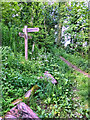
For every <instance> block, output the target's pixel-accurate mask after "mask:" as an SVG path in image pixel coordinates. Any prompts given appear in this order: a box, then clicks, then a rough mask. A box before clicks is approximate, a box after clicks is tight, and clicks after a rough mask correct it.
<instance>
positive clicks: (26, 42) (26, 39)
mask: <svg viewBox="0 0 90 120" xmlns="http://www.w3.org/2000/svg"><path fill="white" fill-rule="evenodd" d="M24 30H25V32H24V33H25V59H26V60H27V59H28V35H27V26H25V27H24Z"/></svg>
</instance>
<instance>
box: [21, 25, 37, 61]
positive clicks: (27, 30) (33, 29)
mask: <svg viewBox="0 0 90 120" xmlns="http://www.w3.org/2000/svg"><path fill="white" fill-rule="evenodd" d="M38 31H39V28H27V26H24V29H23V32H24V34H23V33H20V32H19V36H20V37H24V38H25V59H26V60H27V59H28V39H31V38H32V37H31V36H29V35H28V32H38ZM32 50H33V51H34V44H33V49H32Z"/></svg>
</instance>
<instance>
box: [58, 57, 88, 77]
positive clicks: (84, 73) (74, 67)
mask: <svg viewBox="0 0 90 120" xmlns="http://www.w3.org/2000/svg"><path fill="white" fill-rule="evenodd" d="M60 58H61V59H62V60H63V61H64V62H65V63H66V64H67V65H68V66H70V67H72V68H73V69H75V70H77V71H78V72H80V73H82V74H83V75H86V76H87V77H88V78H90V74H88V73H86V72H84V71H82V70H81V69H79V68H78V67H76V66H75V65H73V64H71V63H70V62H68V61H67V60H66V59H65V58H63V57H62V56H60Z"/></svg>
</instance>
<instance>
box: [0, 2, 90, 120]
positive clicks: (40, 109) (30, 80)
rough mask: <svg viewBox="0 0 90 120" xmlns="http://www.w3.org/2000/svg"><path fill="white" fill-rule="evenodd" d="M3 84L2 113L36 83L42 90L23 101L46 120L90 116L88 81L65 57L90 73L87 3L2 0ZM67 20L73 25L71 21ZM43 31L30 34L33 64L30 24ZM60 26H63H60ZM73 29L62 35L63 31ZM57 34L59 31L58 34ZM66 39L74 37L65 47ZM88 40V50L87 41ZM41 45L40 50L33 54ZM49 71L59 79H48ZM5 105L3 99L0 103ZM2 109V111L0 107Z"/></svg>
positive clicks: (1, 50)
mask: <svg viewBox="0 0 90 120" xmlns="http://www.w3.org/2000/svg"><path fill="white" fill-rule="evenodd" d="M1 10H2V19H1V23H0V25H1V27H2V46H1V47H0V53H2V55H1V56H2V59H1V67H2V70H1V78H2V81H1V86H0V89H2V92H0V93H1V95H0V96H2V111H0V116H3V115H5V114H6V113H7V112H8V111H9V110H10V109H11V108H12V107H13V106H14V105H13V104H11V103H12V102H13V101H14V100H16V99H18V98H21V97H22V96H23V95H24V94H25V93H26V92H27V91H28V90H30V89H31V88H32V87H33V86H34V85H36V84H37V85H38V86H39V89H38V90H37V91H35V94H34V95H33V94H32V95H31V96H30V98H29V100H28V101H27V100H23V102H25V103H26V104H27V105H28V106H29V107H30V108H31V109H32V110H33V111H34V112H35V113H36V114H37V116H38V117H40V118H76V119H77V118H81V119H87V118H89V108H88V101H89V97H88V94H89V93H88V77H86V76H84V75H83V74H81V73H79V72H77V71H75V70H74V69H72V68H71V67H69V66H68V65H67V64H66V63H65V62H64V61H62V60H61V59H60V56H62V57H64V58H65V59H66V60H68V61H70V62H71V63H72V64H73V65H76V66H77V67H78V68H80V69H81V70H83V71H85V72H87V73H89V69H90V68H89V63H88V51H89V46H88V43H89V39H88V12H89V10H88V7H87V6H86V5H85V3H84V2H80V3H77V2H71V5H69V4H68V2H60V3H59V2H57V3H53V4H51V3H48V2H44V3H43V2H2V4H1ZM65 21H67V22H65ZM25 25H27V26H28V28H32V27H33V28H34V27H39V29H40V30H39V32H38V33H28V35H29V34H30V36H32V39H30V40H28V60H27V61H26V60H25V56H24V54H25V53H24V51H25V50H24V38H21V37H19V35H18V34H19V32H23V31H22V30H23V28H24V26H25ZM55 26H57V27H55ZM63 26H65V27H67V28H68V29H66V30H65V31H64V35H63V36H62V35H61V33H62V31H61V30H62V27H63ZM56 32H57V33H56ZM65 35H66V36H67V37H68V36H71V38H70V44H69V45H67V47H65V46H64V44H63V43H65V41H66V39H65ZM85 42H87V45H86V46H85V47H84V46H83V43H85ZM33 43H35V48H34V52H33V53H32V52H31V49H32V44H33ZM45 71H48V72H49V73H50V74H51V75H52V76H53V77H54V78H55V79H56V80H57V82H58V83H57V84H56V85H53V84H52V83H51V82H50V81H47V79H45V78H44V77H43V76H44V72H45ZM0 104H1V101H0ZM0 109H1V107H0Z"/></svg>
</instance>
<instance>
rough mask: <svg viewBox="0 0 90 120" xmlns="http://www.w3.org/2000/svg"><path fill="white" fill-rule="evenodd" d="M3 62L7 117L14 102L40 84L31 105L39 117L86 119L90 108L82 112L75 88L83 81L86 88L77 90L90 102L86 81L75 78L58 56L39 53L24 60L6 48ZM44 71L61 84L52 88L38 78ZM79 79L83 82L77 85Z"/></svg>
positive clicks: (3, 49)
mask: <svg viewBox="0 0 90 120" xmlns="http://www.w3.org/2000/svg"><path fill="white" fill-rule="evenodd" d="M43 53H44V54H43ZM2 62H3V66H2V71H3V72H2V92H3V100H2V101H3V103H2V109H3V113H4V114H5V113H6V112H7V111H8V110H10V108H11V107H12V104H11V102H12V101H14V100H16V99H17V98H19V97H21V96H23V94H24V93H25V92H26V91H27V90H29V89H31V87H32V86H34V85H35V84H37V85H38V86H39V87H40V88H39V90H37V91H36V93H35V95H33V96H31V97H30V100H29V103H28V105H29V106H30V107H31V109H33V110H34V111H35V112H36V113H37V115H38V116H39V117H47V118H48V117H50V118H52V117H56V118H58V117H61V118H62V117H67V118H68V117H70V118H72V117H74V118H77V117H81V118H83V117H86V116H87V114H88V109H86V110H85V108H83V109H82V110H81V111H79V107H82V104H80V103H79V102H78V101H79V100H77V99H76V100H73V99H74V98H75V95H74V91H73V89H75V88H76V87H77V86H76V85H78V84H80V82H82V83H81V85H83V86H82V87H81V86H80V87H79V86H78V87H77V88H79V90H80V92H82V91H84V92H82V93H83V94H81V93H80V92H79V93H80V95H81V96H83V100H85V99H88V96H87V92H88V90H87V79H86V77H83V75H77V76H76V75H75V74H74V71H73V70H72V69H71V68H69V67H68V66H67V65H66V64H65V63H64V62H63V61H62V60H60V58H59V56H58V57H57V56H56V55H53V54H52V53H49V52H47V53H45V52H44V51H39V53H38V57H37V58H34V57H32V58H31V60H28V61H25V60H24V57H23V56H22V55H21V54H18V55H17V56H15V55H14V53H13V52H12V50H11V49H10V48H9V47H3V48H2ZM45 71H49V72H50V73H51V74H52V75H53V76H54V78H55V79H56V80H57V81H58V84H57V85H53V84H52V83H51V82H48V81H47V80H46V79H44V78H43V79H40V78H39V77H40V76H43V73H44V72H45ZM79 77H80V78H81V77H82V79H81V81H79V82H78V80H79V79H80V78H79ZM77 78H78V79H77ZM76 82H78V84H76ZM83 82H84V84H83ZM82 88H83V89H82ZM85 89H86V90H85ZM26 103H27V102H26ZM78 103H79V104H78ZM7 108H8V109H7ZM78 111H79V112H78ZM76 113H78V114H76Z"/></svg>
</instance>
